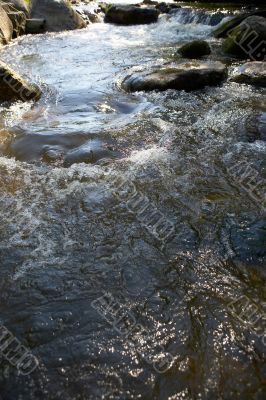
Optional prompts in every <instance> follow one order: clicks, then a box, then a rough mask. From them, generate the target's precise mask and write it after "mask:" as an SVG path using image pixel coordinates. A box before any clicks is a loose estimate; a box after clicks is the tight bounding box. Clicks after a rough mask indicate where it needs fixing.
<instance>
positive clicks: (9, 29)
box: [0, 6, 13, 44]
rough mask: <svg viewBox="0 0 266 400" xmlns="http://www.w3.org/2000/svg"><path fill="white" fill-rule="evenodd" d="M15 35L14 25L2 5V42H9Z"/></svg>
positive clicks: (0, 27)
mask: <svg viewBox="0 0 266 400" xmlns="http://www.w3.org/2000/svg"><path fill="white" fill-rule="evenodd" d="M12 36H13V25H12V22H11V20H10V19H9V18H8V15H7V13H6V11H5V10H4V9H3V7H1V6H0V44H7V43H8V42H9V41H10V40H11V39H12Z"/></svg>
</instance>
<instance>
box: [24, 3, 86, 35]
mask: <svg viewBox="0 0 266 400" xmlns="http://www.w3.org/2000/svg"><path fill="white" fill-rule="evenodd" d="M31 18H34V19H45V20H46V25H45V26H46V30H47V31H49V32H60V31H64V30H73V29H80V28H84V27H85V26H86V25H87V24H86V22H85V21H84V19H83V18H82V16H81V15H80V14H79V13H77V12H76V11H75V10H74V9H73V8H72V7H71V6H70V4H69V3H68V1H67V0H32V6H31Z"/></svg>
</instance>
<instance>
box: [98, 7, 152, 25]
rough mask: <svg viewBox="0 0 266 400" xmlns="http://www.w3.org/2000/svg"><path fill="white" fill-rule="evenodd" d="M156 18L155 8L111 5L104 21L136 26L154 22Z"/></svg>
mask: <svg viewBox="0 0 266 400" xmlns="http://www.w3.org/2000/svg"><path fill="white" fill-rule="evenodd" d="M158 16H159V11H158V10H156V9H155V8H141V7H137V6H130V5H129V6H124V5H113V6H111V7H109V8H108V9H107V11H106V14H105V19H104V20H105V22H111V23H114V24H119V25H138V24H150V23H153V22H156V21H157V20H158Z"/></svg>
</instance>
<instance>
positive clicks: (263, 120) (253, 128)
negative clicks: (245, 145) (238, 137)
mask: <svg viewBox="0 0 266 400" xmlns="http://www.w3.org/2000/svg"><path fill="white" fill-rule="evenodd" d="M245 134H246V136H247V138H248V140H249V142H254V141H256V140H264V141H266V112H263V111H260V112H256V113H255V114H253V115H251V116H250V117H248V118H247V120H246V123H245Z"/></svg>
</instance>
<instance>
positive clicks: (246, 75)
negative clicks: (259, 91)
mask: <svg viewBox="0 0 266 400" xmlns="http://www.w3.org/2000/svg"><path fill="white" fill-rule="evenodd" d="M230 80H232V81H233V82H238V83H246V84H248V85H258V86H263V87H266V63H265V62H262V61H252V62H247V63H245V64H243V65H241V66H240V67H238V68H236V69H235V70H234V72H233V75H232V77H231V79H230Z"/></svg>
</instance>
